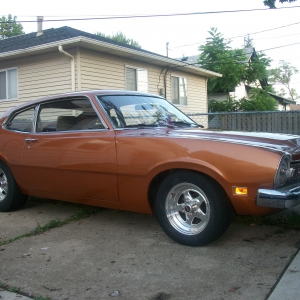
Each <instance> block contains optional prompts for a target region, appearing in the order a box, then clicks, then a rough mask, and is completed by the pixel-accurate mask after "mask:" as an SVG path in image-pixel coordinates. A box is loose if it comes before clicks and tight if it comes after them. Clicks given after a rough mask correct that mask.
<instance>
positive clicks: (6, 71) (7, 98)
mask: <svg viewBox="0 0 300 300" xmlns="http://www.w3.org/2000/svg"><path fill="white" fill-rule="evenodd" d="M10 70H16V73H17V76H16V89H17V90H16V94H17V97H13V98H9V97H8V92H9V89H8V85H9V83H8V71H10ZM0 72H5V75H6V87H5V89H6V97H5V98H4V99H0V102H2V101H12V100H18V97H19V90H18V87H19V83H18V68H8V69H1V70H0Z"/></svg>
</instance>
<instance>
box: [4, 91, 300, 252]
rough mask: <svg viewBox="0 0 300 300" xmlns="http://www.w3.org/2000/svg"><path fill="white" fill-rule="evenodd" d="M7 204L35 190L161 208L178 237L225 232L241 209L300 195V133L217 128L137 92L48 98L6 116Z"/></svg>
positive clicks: (292, 201)
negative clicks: (209, 126) (235, 130)
mask: <svg viewBox="0 0 300 300" xmlns="http://www.w3.org/2000/svg"><path fill="white" fill-rule="evenodd" d="M0 125H1V128H0V211H2V212H6V211H11V210H16V209H19V208H21V207H22V206H24V204H25V202H26V199H27V197H28V195H32V196H37V197H44V198H51V199H57V200H63V201H70V202H77V203H83V204H88V205H94V206H101V207H106V208H111V209H120V210H127V211H132V212H138V213H144V214H155V215H156V216H157V220H158V222H159V224H160V225H161V227H162V229H163V230H164V231H165V233H166V234H167V235H168V236H169V237H170V238H171V239H173V240H175V241H176V242H178V243H181V244H184V245H189V246H201V245H205V244H207V243H210V242H212V241H214V240H216V239H217V238H219V237H220V236H221V235H222V234H223V233H224V232H225V231H226V230H227V228H228V226H229V224H230V221H231V217H232V214H233V212H235V213H237V214H248V215H268V214H271V213H274V212H275V211H277V210H278V209H284V208H290V207H293V206H295V205H297V204H299V203H300V202H299V198H300V196H299V195H300V147H299V145H300V137H298V136H293V135H281V134H269V133H241V132H221V131H208V130H206V129H202V128H201V127H202V126H200V125H198V124H197V123H195V122H194V121H193V120H192V119H190V118H189V117H187V116H186V115H185V114H184V113H182V112H181V111H180V110H178V109H177V108H176V107H175V106H173V105H172V104H171V103H170V102H168V101H167V100H165V99H164V98H162V97H160V96H156V95H151V94H145V93H139V92H133V91H108V90H106V91H105V90H98V91H87V92H73V93H67V94H62V95H56V96H51V97H46V98H43V99H39V100H36V101H32V102H27V103H26V104H23V105H20V106H18V107H16V108H14V109H11V110H9V111H8V112H6V113H4V114H2V115H1V116H0Z"/></svg>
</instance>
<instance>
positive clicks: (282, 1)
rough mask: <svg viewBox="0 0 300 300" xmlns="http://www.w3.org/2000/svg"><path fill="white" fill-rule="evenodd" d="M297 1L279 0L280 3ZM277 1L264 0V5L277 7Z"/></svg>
mask: <svg viewBox="0 0 300 300" xmlns="http://www.w3.org/2000/svg"><path fill="white" fill-rule="evenodd" d="M295 1H297V0H279V2H280V3H284V2H288V3H292V2H295ZM275 3H276V0H265V1H264V5H265V6H268V7H269V8H276V6H275Z"/></svg>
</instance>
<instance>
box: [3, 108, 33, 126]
mask: <svg viewBox="0 0 300 300" xmlns="http://www.w3.org/2000/svg"><path fill="white" fill-rule="evenodd" d="M33 117H34V108H30V109H28V110H25V111H22V112H20V113H17V114H16V115H14V116H13V118H12V119H11V120H10V121H9V122H8V124H7V125H6V128H7V129H9V130H15V131H21V132H32V131H33Z"/></svg>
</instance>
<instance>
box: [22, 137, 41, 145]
mask: <svg viewBox="0 0 300 300" xmlns="http://www.w3.org/2000/svg"><path fill="white" fill-rule="evenodd" d="M37 141H38V139H33V138H27V139H25V142H26V143H27V144H30V143H34V142H37Z"/></svg>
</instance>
